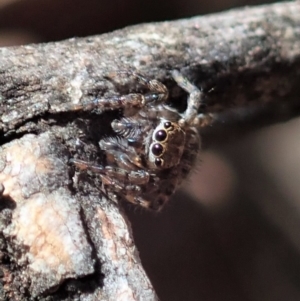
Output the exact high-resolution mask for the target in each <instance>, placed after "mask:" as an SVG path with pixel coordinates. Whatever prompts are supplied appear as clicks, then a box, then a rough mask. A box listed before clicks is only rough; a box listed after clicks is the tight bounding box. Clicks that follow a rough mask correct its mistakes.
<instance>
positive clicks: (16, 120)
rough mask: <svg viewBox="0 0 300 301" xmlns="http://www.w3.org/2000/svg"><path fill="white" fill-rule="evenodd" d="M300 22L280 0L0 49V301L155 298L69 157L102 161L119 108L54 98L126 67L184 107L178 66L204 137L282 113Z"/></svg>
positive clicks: (117, 211) (112, 215)
mask: <svg viewBox="0 0 300 301" xmlns="http://www.w3.org/2000/svg"><path fill="white" fill-rule="evenodd" d="M299 29H300V3H299V2H290V3H281V4H275V5H268V6H262V7H258V8H246V9H240V10H232V11H229V12H226V13H221V14H214V15H209V16H204V17H195V18H192V19H189V20H179V21H174V22H164V23H156V24H144V25H138V26H134V27H128V28H125V29H123V30H119V31H115V32H113V33H110V34H105V35H102V36H95V37H88V38H82V39H71V40H67V41H62V42H59V43H49V44H41V45H29V46H22V47H15V48H2V49H0V70H1V72H0V81H1V85H0V96H1V98H0V101H1V102H0V103H1V105H0V134H1V136H0V137H1V145H3V146H2V148H1V152H0V182H1V184H2V185H3V187H4V191H3V189H0V191H2V196H1V200H0V208H1V212H0V227H1V231H0V233H1V235H0V254H1V257H0V258H1V259H0V264H1V265H0V267H1V270H2V273H0V276H1V277H2V287H0V299H1V300H32V298H34V299H36V300H44V299H45V300H46V299H47V300H157V297H156V295H155V292H154V289H153V288H152V286H151V284H150V281H149V279H148V278H147V276H146V274H145V272H144V271H143V269H142V266H141V263H140V261H139V257H138V254H137V251H136V249H135V246H134V242H133V239H132V235H131V231H130V226H129V224H128V221H127V220H126V217H125V216H124V214H123V212H122V209H121V208H120V207H119V206H118V204H115V203H114V202H113V201H109V200H107V199H106V198H105V196H103V195H102V194H101V192H100V191H99V189H98V187H99V185H100V182H99V179H98V178H97V177H96V176H94V175H90V174H78V173H75V171H74V168H73V167H72V166H71V165H69V164H68V161H69V159H70V158H72V157H73V156H75V155H78V156H80V158H82V159H85V160H88V161H96V162H99V161H100V162H101V160H102V158H101V154H100V153H99V148H98V146H97V142H98V141H99V140H100V139H101V137H103V136H105V135H109V134H110V131H111V129H110V127H109V126H107V125H108V124H110V122H111V121H112V120H113V119H114V118H115V117H116V116H118V112H114V111H112V112H97V111H95V112H93V113H90V112H70V111H68V110H67V109H66V106H64V104H66V103H79V102H81V101H83V100H90V99H94V98H95V97H110V96H113V95H117V94H120V93H128V90H130V91H132V90H135V89H136V88H137V87H136V86H135V84H134V83H130V84H129V85H125V86H123V85H120V84H118V83H117V82H114V81H112V80H110V79H108V78H107V77H106V74H107V73H108V72H109V71H111V70H128V69H131V70H132V69H134V70H138V71H139V72H140V73H142V74H144V75H146V76H147V77H149V78H157V79H159V80H161V81H162V82H164V83H165V84H166V85H167V86H168V88H169V89H170V96H171V97H170V101H171V102H172V103H173V104H174V105H177V106H178V107H180V106H181V105H183V106H184V99H185V95H183V93H182V91H181V90H180V89H179V88H178V87H176V85H175V83H174V82H173V81H172V80H171V78H170V74H169V71H170V70H173V69H179V70H180V71H181V72H182V73H184V75H185V76H186V77H187V78H189V80H191V81H192V82H194V83H195V84H197V85H198V86H201V87H202V89H203V90H204V91H205V92H206V96H207V97H206V108H205V112H207V113H208V116H209V117H210V118H208V123H207V124H203V125H202V129H201V130H202V131H203V132H204V133H205V132H206V131H207V132H208V133H209V135H210V136H209V137H216V136H215V133H216V132H217V129H221V130H223V129H224V128H225V127H226V125H231V126H233V127H237V125H238V124H244V123H246V122H248V121H249V120H250V121H251V125H252V126H253V120H254V119H257V120H258V122H259V123H271V122H276V121H278V120H285V119H287V118H291V117H293V116H297V115H298V114H299V92H300V86H299V81H300V72H299V70H300V30H299ZM212 126H213V127H212ZM77 138H79V139H80V140H81V141H83V143H81V144H80V145H79V146H78V143H77V141H78V140H77ZM210 139H212V138H210ZM1 187H2V186H1ZM1 187H0V188H1ZM3 187H2V188H3ZM1 294H2V295H1Z"/></svg>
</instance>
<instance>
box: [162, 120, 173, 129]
mask: <svg viewBox="0 0 300 301" xmlns="http://www.w3.org/2000/svg"><path fill="white" fill-rule="evenodd" d="M164 127H165V129H166V130H172V128H173V125H172V123H171V122H170V121H166V122H165V123H164Z"/></svg>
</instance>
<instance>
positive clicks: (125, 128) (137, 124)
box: [111, 118, 152, 143]
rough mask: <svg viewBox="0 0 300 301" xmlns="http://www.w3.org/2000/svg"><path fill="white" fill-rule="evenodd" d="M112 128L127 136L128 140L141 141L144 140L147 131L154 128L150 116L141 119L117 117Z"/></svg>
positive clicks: (124, 136) (120, 134)
mask: <svg viewBox="0 0 300 301" xmlns="http://www.w3.org/2000/svg"><path fill="white" fill-rule="evenodd" d="M111 127H112V129H113V130H114V131H115V133H116V134H118V135H119V136H122V137H123V138H126V139H127V141H128V142H129V143H130V141H134V140H135V141H136V142H138V141H140V142H141V143H142V142H143V136H144V134H145V133H149V131H150V130H151V128H152V123H151V120H150V118H149V119H143V118H140V119H139V120H137V119H133V118H121V119H120V120H118V119H115V120H113V121H112V123H111Z"/></svg>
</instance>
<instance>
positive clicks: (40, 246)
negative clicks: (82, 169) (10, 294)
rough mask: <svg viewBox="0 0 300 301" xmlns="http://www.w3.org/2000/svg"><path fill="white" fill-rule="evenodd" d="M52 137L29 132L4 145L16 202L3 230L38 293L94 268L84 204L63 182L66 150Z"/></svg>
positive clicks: (8, 185) (6, 176) (0, 176)
mask: <svg viewBox="0 0 300 301" xmlns="http://www.w3.org/2000/svg"><path fill="white" fill-rule="evenodd" d="M52 139H53V137H51V136H50V135H49V134H42V135H40V136H35V135H26V136H24V137H23V138H21V139H20V140H15V141H14V142H12V143H9V144H7V145H6V146H5V147H3V149H2V158H1V166H2V168H1V172H0V182H1V183H2V184H3V186H4V188H5V190H4V193H3V197H4V198H3V199H5V197H8V196H9V197H10V198H11V200H12V202H15V209H14V210H13V213H12V220H11V223H10V225H9V226H8V227H7V228H6V229H5V230H4V231H3V233H4V235H5V236H6V239H7V240H8V241H9V242H10V244H11V247H12V249H13V250H14V252H13V254H11V255H12V256H14V255H16V254H21V255H20V256H19V257H15V258H14V260H15V261H16V263H17V265H18V266H19V267H22V268H23V269H24V270H25V271H26V273H24V274H26V277H29V278H30V279H26V280H27V281H28V280H30V283H31V285H30V288H29V289H30V291H31V293H32V295H33V296H34V295H38V294H41V293H43V292H45V291H48V290H50V289H51V288H53V287H56V286H58V285H59V284H60V283H61V282H62V281H63V280H65V279H66V278H71V277H82V276H85V275H88V274H91V273H93V272H94V261H93V259H92V256H91V252H92V248H91V246H90V245H89V243H88V241H87V238H86V235H85V233H84V230H83V226H82V223H81V220H80V215H79V209H80V208H79V205H78V203H76V200H75V199H74V198H72V196H71V195H70V192H69V191H68V190H67V188H66V187H64V186H67V185H68V173H67V164H66V163H67V157H66V156H65V158H64V160H63V161H62V160H61V159H58V158H55V155H56V154H57V152H60V153H62V154H63V152H64V149H63V147H61V149H58V148H57V147H56V146H54V144H53V141H52ZM52 146H53V147H52ZM63 157H64V156H61V158H63ZM12 158H13V160H12ZM25 250H26V251H25ZM18 251H19V252H18ZM49 276H50V277H49ZM41 279H42V280H43V281H41ZM24 280H25V279H24Z"/></svg>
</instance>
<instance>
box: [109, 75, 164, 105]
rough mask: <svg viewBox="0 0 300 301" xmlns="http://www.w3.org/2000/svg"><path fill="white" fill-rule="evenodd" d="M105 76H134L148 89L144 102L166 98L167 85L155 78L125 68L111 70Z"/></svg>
mask: <svg viewBox="0 0 300 301" xmlns="http://www.w3.org/2000/svg"><path fill="white" fill-rule="evenodd" d="M107 76H108V77H110V78H118V77H123V78H128V77H132V78H134V79H135V80H136V81H137V82H138V83H139V84H141V85H142V86H144V87H146V88H147V89H149V91H150V92H149V93H146V94H145V95H144V97H145V101H146V103H148V102H155V103H157V102H164V101H165V100H167V99H168V96H169V91H168V89H167V87H166V86H165V85H164V84H162V83H161V82H159V81H158V80H156V79H151V80H149V79H147V78H145V77H144V76H142V75H141V74H139V73H137V72H133V71H127V70H120V71H111V72H110V73H108V75H107Z"/></svg>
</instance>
